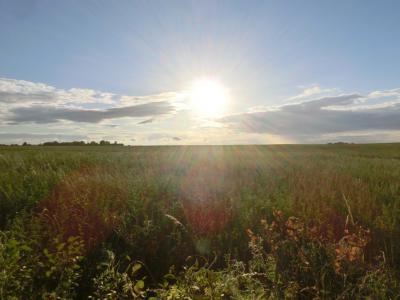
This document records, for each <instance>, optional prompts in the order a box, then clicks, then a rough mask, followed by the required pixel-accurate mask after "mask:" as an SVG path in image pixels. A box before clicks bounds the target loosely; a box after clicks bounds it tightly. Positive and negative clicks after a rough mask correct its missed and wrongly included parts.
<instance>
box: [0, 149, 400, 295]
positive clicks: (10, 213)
mask: <svg viewBox="0 0 400 300" xmlns="http://www.w3.org/2000/svg"><path fill="white" fill-rule="evenodd" d="M399 153H400V145H398V144H386V145H385V144H381V145H324V146H322V145H321V146H313V145H309V146H295V145H293V146H209V147H206V146H204V147H200V146H198V147H189V146H188V147H124V148H122V147H54V148H53V147H15V148H12V147H5V148H1V149H0V212H1V214H0V229H1V238H0V270H4V271H3V272H2V273H1V275H0V276H1V278H0V298H7V297H12V296H15V297H17V298H24V297H25V296H26V295H34V297H37V298H40V297H50V298H51V297H60V298H66V299H68V298H76V297H81V298H82V297H89V296H93V297H100V296H99V295H103V296H104V295H108V293H107V292H106V291H107V289H109V290H110V293H111V294H110V297H111V299H114V298H115V299H117V298H123V297H126V298H132V297H136V298H140V297H142V298H144V297H159V298H163V297H165V298H167V297H170V298H169V299H183V297H192V298H196V297H200V296H201V295H203V297H206V298H207V299H208V298H210V295H212V297H213V298H215V299H219V298H221V297H222V298H223V296H221V294H218V293H220V292H221V293H225V295H230V296H229V297H231V298H234V299H249V297H250V298H251V297H256V296H257V297H258V296H260V295H262V296H260V297H262V298H263V299H264V298H268V297H270V298H285V297H286V298H290V297H292V298H307V297H311V296H312V297H320V298H333V297H342V298H343V297H344V298H346V297H350V298H354V297H356V296H357V295H358V296H359V297H360V298H362V297H367V296H371V295H372V296H371V297H378V298H379V297H382V299H384V298H385V297H386V298H387V297H392V298H393V297H395V296H394V295H396V293H397V292H398V291H399V290H398V282H399V281H398V278H399V272H400V154H399ZM277 211H280V212H281V214H282V215H283V216H285V217H284V218H286V219H285V222H287V221H288V220H292V221H290V222H292V223H293V222H294V220H299V221H296V222H297V223H296V224H297V225H298V224H301V226H302V227H301V228H305V229H304V232H307V234H305V233H304V234H303V233H302V234H301V235H300V237H299V240H293V237H292V236H290V235H287V232H286V231H285V230H287V228H286V227H285V226H286V225H285V224H287V223H285V222H284V223H282V224H281V228H280V229H279V230H278V229H277V230H278V231H277V232H275V234H277V237H279V239H280V244H276V245H275V246H277V247H278V248H279V247H283V248H279V249H285V250H282V251H286V252H285V253H286V256H285V257H286V258H282V257H280V256H279V255H278V253H277V252H274V251H275V250H273V247H274V243H275V242H277V241H276V240H274V239H272V240H271V238H270V236H268V235H267V236H266V232H265V230H264V227H265V224H266V223H268V224H270V225H271V222H275V224H277V223H279V222H278V220H277V216H276V212H277ZM274 212H275V214H274ZM282 218H283V217H282ZM261 221H262V222H264V223H260V222H261ZM265 222H266V223H265ZM296 224H294V225H296ZM292 225H293V224H292ZM297 225H296V226H297ZM276 228H278V227H276ZM356 228H363V230H364V229H365V230H368V242H366V243H365V244H362V245H361V244H360V245H359V244H357V243H358V242H359V240H357V239H356V238H353V240H346V241H347V244H346V245H352V243H353V244H354V245H353V246H349V247H350V248H346V247H344V246H343V241H344V237H346V236H350V235H351V234H355V236H356V237H359V234H361V231H354V230H356ZM249 230H250V231H249ZM346 230H347V233H346ZM351 230H353V231H354V232H351ZM249 232H251V233H252V234H250V236H249ZM285 232H286V233H285ZM312 232H314V233H315V234H316V233H318V239H317V240H315V239H312V237H311V236H310V235H309V234H311V233H312ZM359 238H361V237H359ZM259 239H260V241H261V240H263V241H264V242H263V243H261V244H257V243H256V244H254V243H255V242H256V241H258V240H259ZM348 239H349V238H348ZM300 240H301V242H300ZM249 242H250V247H249ZM340 245H342V246H340ZM287 247H288V248H287ZM340 247H342V248H340ZM352 247H356V248H357V247H358V248H359V249H360V250H357V249H358V248H357V249H356V248H354V249H353V248H352ZM302 251H308V252H309V255H311V256H310V257H311V258H312V259H317V260H318V263H315V265H313V268H314V269H313V271H312V272H311V271H310V270H309V268H310V267H309V266H307V264H305V263H304V261H302V260H301V259H302V255H303V254H302V253H303V252H302ZM346 251H347V252H346ZM360 251H362V252H360ZM337 252H343V253H342V254H343V255H344V256H346V257H351V256H352V255H353V256H354V257H359V255H361V254H362V260H361V261H362V263H360V259H361V258H360V259H358V258H357V259H354V260H351V259H347V260H346V261H345V263H346V268H344V267H343V269H341V270H340V271H339V269H338V268H337V264H338V261H337ZM137 263H139V264H140V266H141V267H140V270H137V271H135V272H133V273H132V268H133V266H135V264H137ZM343 263H344V262H342V264H343ZM257 264H258V265H259V266H260V268H261V269H260V268H259V270H257V267H256V265H257ZM282 264H283V265H285V264H286V265H288V264H297V267H296V268H297V269H296V268H295V269H293V270H292V269H290V268H289V267H288V268H286V269H285V268H281V267H280V266H281V265H282ZM302 264H303V265H302ZM301 268H303V269H301ZM238 270H241V271H240V272H239V271H238ZM324 270H325V271H326V272H327V273H326V274H325V273H324V272H325V271H324ZM271 272H272V273H274V274H275V275H274V277H273V278H272V277H271V278H270V277H268V276H270V275H271ZM310 272H311V273H310ZM341 272H342V273H341ZM255 273H260V274H259V277H257V276H256V275H255ZM249 274H250V275H249ZM268 274H269V275H268ZM296 274H297V275H296ZM302 274H303V275H304V276H308V277H307V278H308V279H306V278H302V276H303V275H302ZM306 274H308V275H306ZM396 274H397V275H396ZM263 276H264V277H265V276H267V277H266V278H264V277H263ZM322 277H324V278H325V277H326V278H325V279H323V278H322ZM212 278H214V279H215V280H214V279H212ZM338 278H339V279H340V280H344V279H343V278H348V281H347V282H345V283H343V282H342V283H340V284H337V280H339V279H338ZM349 278H351V280H350V279H349ZM228 279H229V280H231V282H232V285H231V286H230V287H227V286H223V281H224V280H228ZM105 280H106V281H107V282H108V283H107V285H104V286H103V287H102V290H101V291H100V290H97V285H98V283H99V282H100V281H102V282H105ZM196 280H197V281H199V280H200V282H198V283H196V284H197V285H198V288H199V289H198V290H197V291H196V288H194V290H193V287H192V286H191V285H190V281H196ZM209 280H211V281H213V280H214V282H213V284H211V283H210V282H209ZM329 280H331V281H329ZM203 281H204V282H203ZM113 282H114V283H115V284H114V285H113ZM188 285H189V286H188ZM366 285H368V286H369V287H370V289H367V288H366V287H365V286H366ZM135 287H136V288H135ZM252 289H253V290H252ZM27 291H28V292H27ZM284 291H286V292H284ZM104 293H105V294H104ZM174 293H175V296H174ZM207 293H208V294H207ZM209 293H211V294H209ZM96 295H97V296H96ZM171 295H172V296H171ZM218 295H219V296H218ZM377 295H378V296H377ZM358 296H357V297H358ZM104 297H106V296H104ZM107 297H108V296H107ZM174 297H175V298H174ZM226 297H228V296H226ZM226 297H225V298H226ZM246 297H247V298H246ZM199 299H200V298H199ZM204 299H205V298H204ZM260 299H261V298H260Z"/></svg>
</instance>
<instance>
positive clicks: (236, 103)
mask: <svg viewBox="0 0 400 300" xmlns="http://www.w3.org/2000/svg"><path fill="white" fill-rule="evenodd" d="M399 79H400V2H399V1H389V0H385V1H369V0H364V1H353V0H346V1H344V0H343V1H311V0H308V1H297V0H294V1H278V0H277V1H267V0H265V1H233V0H231V1H219V0H214V1H206V0H202V1H183V0H180V1H173V0H168V1H165V0H164V1H152V0H150V1H133V0H129V1H123V0H121V1H91V0H86V1H81V0H79V1H78V0H76V1H74V0H71V1H52V0H48V1H47V0H37V1H36V0H24V1H22V0H0V143H22V142H24V141H27V142H29V143H42V142H45V141H50V140H58V141H72V140H85V141H99V140H102V139H106V140H110V141H119V142H123V143H125V144H132V145H160V144H161V145H162V144H276V143H327V142H337V141H344V142H356V143H366V142H400V80H399Z"/></svg>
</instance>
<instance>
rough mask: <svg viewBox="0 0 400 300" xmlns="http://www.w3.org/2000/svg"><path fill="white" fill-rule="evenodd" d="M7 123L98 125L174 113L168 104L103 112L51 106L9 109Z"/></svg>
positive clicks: (140, 105)
mask: <svg viewBox="0 0 400 300" xmlns="http://www.w3.org/2000/svg"><path fill="white" fill-rule="evenodd" d="M10 112H11V113H12V115H11V116H9V117H8V118H7V121H9V122H11V123H12V124H20V123H37V124H45V123H56V122H59V121H61V120H65V121H72V122H85V123H99V122H101V121H103V120H107V119H118V118H126V117H130V118H139V117H149V116H151V117H155V116H162V115H167V114H172V113H174V112H175V108H174V106H173V105H171V104H170V103H168V102H162V101H160V102H151V103H145V104H139V105H133V106H124V107H117V108H110V109H104V110H94V109H75V108H63V107H52V106H41V105H37V106H31V107H18V108H14V109H11V111H10Z"/></svg>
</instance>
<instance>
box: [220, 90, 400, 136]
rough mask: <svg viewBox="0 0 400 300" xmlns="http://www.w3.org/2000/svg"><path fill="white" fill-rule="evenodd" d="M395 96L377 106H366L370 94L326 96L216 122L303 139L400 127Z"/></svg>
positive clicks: (241, 128) (239, 130) (238, 128)
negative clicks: (393, 98) (390, 100)
mask: <svg viewBox="0 0 400 300" xmlns="http://www.w3.org/2000/svg"><path fill="white" fill-rule="evenodd" d="M391 96H393V93H392V94H391ZM394 97H395V100H396V101H397V102H396V101H394V102H393V101H392V102H390V103H381V104H380V105H379V106H377V107H374V106H372V107H368V105H366V104H368V101H369V100H373V99H372V97H371V96H363V95H360V94H348V95H338V96H332V97H323V98H319V99H316V100H312V101H307V102H300V103H296V104H287V105H282V106H279V107H270V108H266V109H265V110H264V111H256V112H249V113H241V114H235V115H230V116H226V117H223V118H220V119H219V120H217V121H219V122H220V123H222V124H224V125H226V126H228V127H229V128H231V129H233V130H235V131H238V132H248V133H268V134H274V135H279V136H284V137H288V138H291V139H295V140H300V141H307V140H312V139H314V140H315V139H317V138H319V137H321V135H326V134H335V133H343V132H348V131H356V132H357V131H377V130H386V131H388V130H389V131H390V130H400V101H399V98H400V94H395V95H394Z"/></svg>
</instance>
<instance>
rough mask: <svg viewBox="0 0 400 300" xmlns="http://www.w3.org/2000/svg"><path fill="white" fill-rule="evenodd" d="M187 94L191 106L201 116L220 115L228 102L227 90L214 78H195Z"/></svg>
mask: <svg viewBox="0 0 400 300" xmlns="http://www.w3.org/2000/svg"><path fill="white" fill-rule="evenodd" d="M189 94H190V102H191V106H192V107H193V109H194V110H195V112H196V113H197V114H199V115H201V116H203V117H217V116H220V115H221V114H223V112H224V111H225V109H226V105H227V104H228V102H229V94H228V90H227V89H226V88H225V87H224V86H223V85H222V84H221V83H220V82H219V81H218V80H214V79H208V78H206V79H198V80H195V81H194V82H193V83H192V86H191V88H190V92H189Z"/></svg>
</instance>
